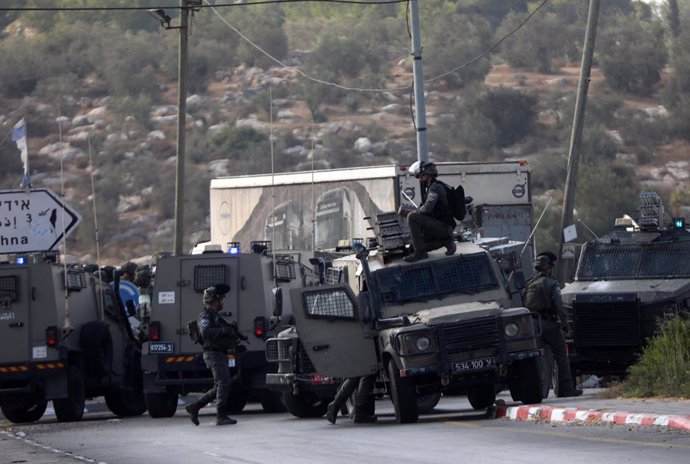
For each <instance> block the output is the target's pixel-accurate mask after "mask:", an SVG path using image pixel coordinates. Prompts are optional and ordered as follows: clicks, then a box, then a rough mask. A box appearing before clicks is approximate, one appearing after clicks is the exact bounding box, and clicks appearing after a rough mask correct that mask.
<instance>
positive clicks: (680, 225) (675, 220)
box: [673, 217, 685, 229]
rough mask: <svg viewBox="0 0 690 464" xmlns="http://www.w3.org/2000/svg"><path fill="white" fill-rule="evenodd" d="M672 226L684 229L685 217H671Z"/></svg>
mask: <svg viewBox="0 0 690 464" xmlns="http://www.w3.org/2000/svg"><path fill="white" fill-rule="evenodd" d="M673 227H675V228H676V229H685V218H682V217H677V218H673Z"/></svg>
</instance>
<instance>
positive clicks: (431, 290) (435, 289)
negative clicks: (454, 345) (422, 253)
mask: <svg viewBox="0 0 690 464" xmlns="http://www.w3.org/2000/svg"><path fill="white" fill-rule="evenodd" d="M372 279H375V281H376V284H377V288H379V289H380V291H381V300H382V303H383V305H384V306H393V305H399V304H402V303H406V302H411V301H428V300H432V299H440V298H443V297H447V296H449V295H453V294H475V293H479V292H483V291H486V290H493V289H496V288H498V287H499V283H498V281H497V279H496V275H495V274H494V272H493V269H492V267H491V261H490V259H489V256H488V255H487V254H486V253H477V254H473V255H458V256H454V257H451V258H445V259H439V260H425V261H422V262H420V263H418V264H415V265H409V266H393V267H389V268H386V269H379V270H377V271H375V272H373V273H372Z"/></svg>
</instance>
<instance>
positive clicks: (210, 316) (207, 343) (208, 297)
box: [185, 284, 238, 425]
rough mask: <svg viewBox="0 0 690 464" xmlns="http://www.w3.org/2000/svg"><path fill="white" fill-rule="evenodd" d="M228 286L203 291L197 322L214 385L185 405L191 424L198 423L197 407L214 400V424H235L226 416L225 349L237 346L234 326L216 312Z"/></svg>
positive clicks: (226, 366) (227, 391) (226, 359)
mask: <svg viewBox="0 0 690 464" xmlns="http://www.w3.org/2000/svg"><path fill="white" fill-rule="evenodd" d="M229 291H230V287H229V286H228V285H225V284H219V285H216V286H214V287H209V288H207V289H206V290H204V294H203V302H204V305H205V307H204V310H203V311H202V312H201V313H199V316H198V318H197V323H198V325H199V330H200V332H201V337H202V340H203V343H202V347H203V350H204V362H205V363H206V366H208V368H209V369H211V373H212V374H213V388H211V389H210V390H208V391H207V392H206V393H204V394H203V395H202V396H201V397H199V399H198V400H196V401H195V402H194V403H192V404H189V405H187V406H186V407H185V409H186V410H187V412H188V413H189V415H190V419H191V421H192V422H193V423H194V425H199V410H200V409H201V408H203V407H204V406H206V405H207V404H208V403H210V402H211V401H213V400H214V399H217V400H218V402H217V404H216V425H229V424H236V423H237V421H236V420H235V419H232V418H230V417H228V409H229V408H228V401H229V396H230V371H229V370H228V357H227V353H228V351H234V350H235V349H236V345H237V337H238V334H237V328H236V327H234V326H232V325H231V324H228V323H227V322H225V320H224V319H223V318H222V317H220V315H219V314H218V313H219V311H220V310H221V309H223V297H224V296H225V294H226V293H228V292H229Z"/></svg>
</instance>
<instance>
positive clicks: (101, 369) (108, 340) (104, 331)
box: [79, 321, 113, 378]
mask: <svg viewBox="0 0 690 464" xmlns="http://www.w3.org/2000/svg"><path fill="white" fill-rule="evenodd" d="M79 346H81V348H82V350H84V361H85V365H86V373H87V375H88V376H89V377H99V378H100V377H104V376H107V375H108V374H110V371H111V369H112V366H113V337H112V335H111V334H110V327H109V326H108V324H106V323H105V322H103V321H91V322H87V323H86V324H84V325H83V326H82V328H81V332H80V333H79Z"/></svg>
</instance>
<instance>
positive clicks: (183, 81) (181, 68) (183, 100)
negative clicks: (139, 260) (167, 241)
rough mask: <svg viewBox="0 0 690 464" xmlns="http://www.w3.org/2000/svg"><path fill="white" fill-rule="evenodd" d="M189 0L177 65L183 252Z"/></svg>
mask: <svg viewBox="0 0 690 464" xmlns="http://www.w3.org/2000/svg"><path fill="white" fill-rule="evenodd" d="M188 24H189V8H188V0H180V26H179V29H180V52H179V53H180V54H179V60H178V66H177V73H178V87H177V164H176V171H175V231H174V236H173V237H174V239H173V241H174V247H173V251H174V253H175V255H176V256H180V255H181V254H182V253H183V250H182V245H183V242H184V177H185V176H184V169H185V146H186V140H187V138H186V134H185V129H186V125H187V44H188V36H189V28H188Z"/></svg>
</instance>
